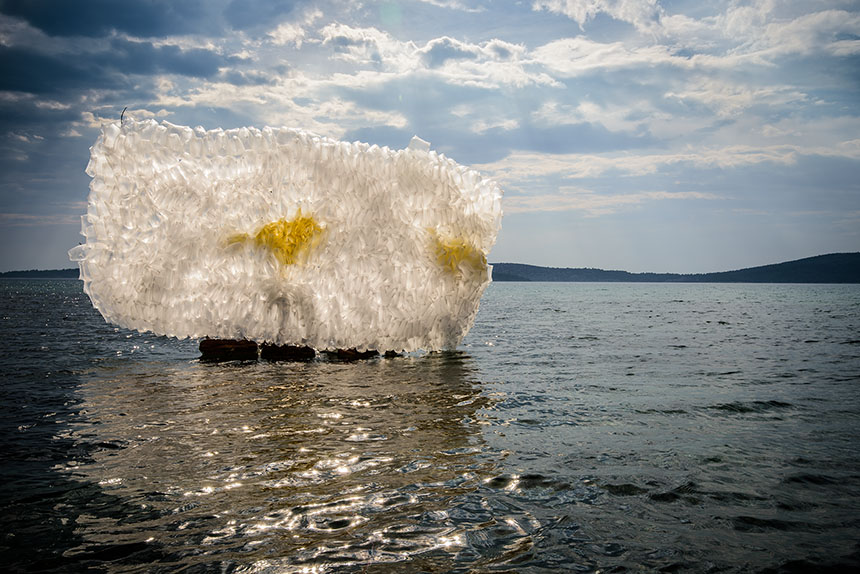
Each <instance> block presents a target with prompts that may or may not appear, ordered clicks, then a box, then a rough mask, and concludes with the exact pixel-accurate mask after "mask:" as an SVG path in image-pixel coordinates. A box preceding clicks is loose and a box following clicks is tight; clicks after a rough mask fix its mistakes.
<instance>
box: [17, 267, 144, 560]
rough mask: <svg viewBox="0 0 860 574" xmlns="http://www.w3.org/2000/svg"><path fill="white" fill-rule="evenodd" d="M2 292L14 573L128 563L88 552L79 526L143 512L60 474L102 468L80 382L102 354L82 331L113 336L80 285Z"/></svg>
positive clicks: (22, 286)
mask: <svg viewBox="0 0 860 574" xmlns="http://www.w3.org/2000/svg"><path fill="white" fill-rule="evenodd" d="M0 292H2V297H0V319H2V322H3V330H4V333H5V335H4V348H3V353H2V355H0V373H2V377H0V378H2V381H3V384H2V386H0V404H2V406H3V415H2V417H0V461H2V464H0V514H2V521H0V564H3V568H4V571H6V572H23V571H26V572H41V571H50V572H78V571H80V570H81V567H80V564H81V563H80V560H77V559H76V560H71V561H70V560H69V559H68V558H67V557H66V556H65V553H66V552H67V551H68V550H69V549H72V548H80V549H81V550H80V554H81V555H82V556H88V557H90V558H91V559H94V560H99V561H105V560H114V559H117V558H121V557H122V556H124V555H127V554H128V553H129V552H132V551H133V549H130V548H123V547H121V546H116V545H111V546H110V547H106V548H97V547H94V546H89V545H86V544H85V541H84V539H83V537H82V536H81V535H80V533H79V531H78V524H77V521H78V519H79V518H80V517H81V516H82V515H84V514H89V513H92V514H94V515H95V514H99V513H100V512H101V509H103V508H111V509H113V510H112V512H113V513H114V515H116V516H119V515H122V514H125V513H126V512H129V511H132V510H133V509H132V508H131V507H130V506H129V505H127V504H125V503H124V502H123V501H121V500H120V499H118V498H117V497H114V496H111V495H110V494H107V493H105V492H104V491H103V489H102V488H101V486H99V485H98V484H95V483H91V482H89V481H86V480H80V479H78V478H77V477H75V476H74V475H73V474H71V473H64V472H58V471H59V470H60V469H66V468H70V467H74V466H75V465H79V464H88V463H90V462H92V460H93V454H94V452H96V451H98V450H100V449H101V448H103V445H99V444H97V443H86V442H82V441H79V440H78V439H76V438H75V437H74V436H73V429H74V428H76V427H77V426H79V425H80V424H85V423H83V421H84V420H85V418H86V417H85V414H84V413H83V412H82V408H81V399H80V396H79V395H78V388H79V385H80V377H79V374H80V372H82V371H83V370H85V369H86V368H89V366H90V361H91V357H92V356H97V355H98V354H99V353H100V351H101V350H100V349H99V348H98V345H97V344H94V343H93V342H91V341H84V340H82V339H81V337H80V336H79V335H78V329H79V327H80V326H81V324H87V323H90V324H92V327H93V332H95V333H99V334H105V333H107V332H111V333H112V332H113V329H112V328H109V327H107V326H105V325H104V322H103V321H97V322H96V321H93V320H94V318H96V317H97V314H95V313H94V312H93V311H92V310H91V308H89V306H88V305H87V306H84V305H81V302H82V299H83V294H82V293H81V290H80V285H79V284H78V283H77V282H75V281H60V282H57V281H38V280H36V281H4V282H0Z"/></svg>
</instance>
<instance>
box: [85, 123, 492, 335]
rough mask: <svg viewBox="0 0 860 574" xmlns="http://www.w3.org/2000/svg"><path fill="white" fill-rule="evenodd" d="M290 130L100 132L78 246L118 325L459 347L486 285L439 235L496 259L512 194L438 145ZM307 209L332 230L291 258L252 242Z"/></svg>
mask: <svg viewBox="0 0 860 574" xmlns="http://www.w3.org/2000/svg"><path fill="white" fill-rule="evenodd" d="M428 148H429V145H428V144H426V142H423V141H421V140H418V139H417V138H416V139H415V140H414V141H413V142H412V145H410V146H409V148H407V149H404V150H398V151H394V150H390V149H388V148H379V147H377V146H368V145H366V144H361V143H345V142H339V141H334V140H331V139H327V138H322V137H319V136H315V135H313V134H309V133H307V132H302V131H299V130H293V129H286V128H268V127H267V128H264V129H262V130H258V129H253V128H241V129H236V130H227V131H224V130H220V129H218V130H211V131H205V130H203V129H202V128H196V129H191V128H187V127H180V126H175V125H172V124H169V123H166V122H162V123H157V122H155V121H151V120H150V121H143V122H135V121H132V120H126V121H125V122H124V123H123V124H122V125H120V124H119V123H114V124H110V125H107V126H105V127H104V129H103V130H102V134H101V135H100V136H99V138H98V140H97V141H96V143H95V145H93V147H92V149H91V158H90V163H89V165H88V166H87V173H88V174H89V175H90V176H91V177H92V178H93V179H92V182H91V184H90V196H89V206H88V209H87V215H85V216H84V217H83V218H82V219H83V229H82V234H83V235H84V237H86V243H85V244H83V245H80V246H78V247H76V248H74V249H72V250H71V251H70V252H69V255H70V257H71V258H72V259H73V260H75V261H78V263H79V265H80V269H81V278H82V279H83V280H84V288H85V291H86V292H87V294H88V295H89V296H90V298H91V299H92V302H93V304H94V305H95V307H96V308H97V309H98V310H99V311H100V312H101V313H102V315H103V316H104V317H105V319H106V320H108V321H109V322H111V323H115V324H117V325H120V326H123V327H127V328H131V329H137V330H140V331H152V332H154V333H157V334H163V335H169V336H175V337H203V336H209V337H214V338H248V339H252V340H256V341H260V342H264V341H266V342H274V343H279V344H294V345H308V346H311V347H314V348H316V349H320V350H322V349H336V348H351V347H356V348H358V349H359V350H362V349H378V350H398V351H401V350H403V351H413V350H417V349H425V350H437V349H442V348H453V347H455V346H456V345H457V344H458V343H459V342H460V341H461V340H462V338H463V337H464V336H465V335H466V333H467V332H468V330H469V328H470V327H471V325H472V323H473V321H474V318H475V314H476V313H477V310H478V303H479V300H480V297H481V294H482V293H483V291H484V289H485V287H486V286H487V284H488V283H489V281H490V268H489V267H488V266H487V265H486V262H485V261H486V260H485V258H481V259H482V261H481V263H480V264H478V265H475V264H474V263H473V264H471V265H470V264H468V261H466V262H464V263H463V264H461V265H460V266H459V268H457V269H455V270H452V269H451V268H449V267H447V266H445V265H442V264H441V263H440V261H439V259H438V256H437V249H438V247H437V246H438V243H437V238H439V239H441V240H442V241H449V240H450V241H454V242H455V243H458V244H461V245H467V246H469V249H471V250H472V253H475V254H478V255H483V256H485V255H486V254H487V253H488V252H489V250H490V248H491V247H492V245H493V243H494V242H495V239H496V234H497V232H498V230H499V227H500V225H501V217H502V213H501V196H502V193H501V190H500V189H499V188H498V186H496V184H495V183H493V182H492V181H490V180H488V179H485V178H482V177H481V176H480V175H479V174H478V173H477V172H475V171H473V170H470V169H468V168H465V167H463V166H460V165H457V164H456V163H454V162H453V161H451V160H449V159H447V158H445V157H444V156H443V155H439V154H437V153H436V152H433V151H428ZM299 210H301V215H302V216H308V217H312V218H313V219H314V220H315V221H316V222H317V224H318V225H319V226H320V227H321V228H322V232H321V233H320V234H319V237H318V241H316V242H314V244H313V245H310V246H308V247H307V249H306V250H305V251H304V252H303V253H302V257H301V258H300V260H299V261H298V262H296V263H293V264H285V263H283V262H281V261H279V260H278V259H277V258H276V257H275V256H274V255H273V253H272V251H270V250H269V249H266V248H265V247H262V246H260V245H257V244H255V243H254V242H253V241H251V240H246V241H239V242H233V243H230V238H231V237H236V236H237V234H246V236H247V237H253V236H254V235H255V234H256V233H258V232H259V231H260V229H261V228H263V226H265V225H266V224H269V223H271V222H274V221H278V220H282V219H283V220H290V219H293V218H295V217H296V216H297V214H298V213H299Z"/></svg>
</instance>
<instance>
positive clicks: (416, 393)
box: [68, 353, 524, 571]
mask: <svg viewBox="0 0 860 574" xmlns="http://www.w3.org/2000/svg"><path fill="white" fill-rule="evenodd" d="M172 365H173V366H172V367H168V366H167V365H154V364H153V363H152V362H120V361H117V363H116V364H115V365H113V366H108V365H106V366H101V367H100V368H99V369H97V370H93V371H91V372H90V373H89V376H88V378H87V380H85V382H84V384H83V386H82V391H83V393H84V395H85V401H84V409H85V410H86V412H87V413H88V414H89V415H90V416H89V418H90V419H94V420H98V421H99V424H97V425H94V426H90V425H82V426H81V427H80V428H78V429H77V430H76V434H77V437H78V438H79V439H80V440H87V441H90V442H92V441H98V442H99V443H100V444H104V445H109V446H108V447H107V448H104V449H101V450H97V451H96V452H95V453H94V454H93V457H92V461H91V462H87V463H86V464H81V465H76V466H74V467H70V468H69V469H68V472H70V473H73V474H74V475H75V476H78V477H81V478H85V479H86V480H88V481H92V482H96V483H98V484H99V485H100V486H101V487H102V488H103V489H104V490H105V491H106V492H107V493H111V494H114V495H116V497H117V499H122V500H124V501H125V503H126V504H128V503H131V506H133V507H135V508H136V510H135V511H134V512H132V513H131V514H130V515H127V516H125V517H123V518H122V519H121V520H118V521H116V523H115V524H113V525H111V526H110V527H107V526H106V525H105V523H104V518H95V517H87V516H81V517H80V518H79V526H81V527H82V528H81V532H83V534H84V536H85V538H86V539H87V542H88V543H89V544H111V545H116V544H120V543H139V542H141V541H143V542H146V543H147V545H148V546H147V547H148V548H149V549H151V550H152V551H153V552H155V551H157V552H158V553H159V555H160V556H163V557H165V558H161V559H159V562H165V561H166V562H167V563H170V562H174V563H178V562H181V563H182V564H184V565H189V564H195V563H199V564H204V563H212V562H213V560H215V559H217V560H218V561H219V562H222V563H228V564H232V565H233V566H234V567H239V566H242V567H252V569H253V571H267V570H269V569H273V570H277V571H290V570H292V569H294V568H296V569H301V568H305V569H307V568H310V569H311V570H310V571H326V570H330V569H332V568H335V569H336V568H337V567H346V566H356V565H359V564H371V563H374V564H386V563H400V562H403V561H405V560H410V561H411V562H413V563H415V561H416V560H418V561H419V563H421V561H424V562H426V561H430V562H432V563H434V564H437V565H439V568H443V569H444V567H443V566H441V564H445V563H449V564H453V561H455V560H456V559H457V555H458V554H463V551H464V550H466V547H467V546H468V542H467V538H468V537H469V536H473V537H474V533H472V532H471V531H474V530H480V528H481V527H482V526H481V525H482V524H485V525H486V524H487V521H488V520H490V523H493V524H494V523H495V521H494V520H493V516H494V514H495V510H494V509H493V508H491V507H490V504H489V503H488V502H487V501H486V500H484V499H483V498H481V497H480V496H476V495H475V491H476V489H478V488H480V487H481V485H482V484H483V483H484V482H485V481H486V479H487V478H488V477H489V476H491V475H492V472H493V469H494V468H495V465H496V463H497V462H498V461H499V459H500V455H499V454H498V453H494V452H491V451H489V449H488V447H487V446H486V444H485V442H484V440H483V439H482V436H481V432H480V430H481V425H482V423H485V422H487V421H486V420H484V415H482V414H481V413H482V411H481V409H482V408H485V407H487V406H488V401H489V399H488V398H487V397H486V396H485V395H483V394H482V392H481V386H480V382H479V380H478V374H477V372H476V371H475V368H474V367H473V364H472V360H471V359H470V357H469V356H467V355H465V354H462V353H447V354H431V355H427V356H422V357H398V358H393V359H378V360H373V361H367V362H361V363H339V362H325V361H314V362H309V363H296V364H280V363H278V364H272V363H264V362H259V363H256V362H255V363H244V364H243V363H231V364H220V365H212V364H203V363H198V362H190V363H183V364H177V363H176V362H174V363H172ZM153 373H157V375H153ZM470 497H474V500H470ZM472 507H474V508H472ZM138 509H139V510H138ZM503 522H504V521H503ZM505 524H507V523H505ZM507 528H513V529H514V531H518V532H522V533H524V531H523V530H522V528H521V527H513V526H510V525H509V524H508V525H507ZM487 536H491V535H490V534H486V535H484V537H487ZM478 538H481V536H479V537H478ZM467 554H468V552H467ZM139 558H140V561H141V563H143V562H146V561H152V559H153V557H152V556H151V555H150V556H147V555H146V553H144V554H143V555H141V556H140V557H139ZM440 561H441V562H440ZM434 569H438V568H434Z"/></svg>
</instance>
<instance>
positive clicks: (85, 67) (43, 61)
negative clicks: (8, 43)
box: [0, 47, 124, 94]
mask: <svg viewBox="0 0 860 574" xmlns="http://www.w3.org/2000/svg"><path fill="white" fill-rule="evenodd" d="M0 69H2V70H3V74H0V90H5V91H10V92H28V93H31V94H49V93H55V92H63V91H65V90H70V89H71V90H75V89H80V88H85V87H94V86H98V87H99V88H102V89H112V88H116V87H119V86H120V85H122V84H123V83H124V82H123V80H122V78H118V77H116V76H112V75H111V74H110V73H109V71H108V70H107V69H105V68H103V67H100V66H96V65H94V64H93V62H91V61H88V59H87V58H82V57H77V56H75V57H71V56H53V55H48V54H41V53H38V52H33V51H30V50H25V49H21V48H7V47H0Z"/></svg>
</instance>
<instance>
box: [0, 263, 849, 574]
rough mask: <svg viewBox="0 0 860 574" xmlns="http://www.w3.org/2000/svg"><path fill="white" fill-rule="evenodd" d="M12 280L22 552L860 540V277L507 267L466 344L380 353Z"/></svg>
mask: <svg viewBox="0 0 860 574" xmlns="http://www.w3.org/2000/svg"><path fill="white" fill-rule="evenodd" d="M0 293H2V299H1V300H0V305H2V310H0V320H2V323H0V324H2V329H3V330H2V336H3V353H2V355H0V365H2V378H3V384H2V387H0V397H2V419H0V455H2V467H0V509H2V522H0V524H2V525H0V564H3V565H4V570H5V571H13V572H14V571H47V572H80V571H93V572H314V573H327V572H482V573H483V572H534V573H537V572H598V571H600V572H627V571H634V572H643V571H644V572H774V573H775V572H805V571H817V572H844V571H848V570H850V569H856V568H858V567H860V546H858V543H860V285H731V284H721V285H714V284H621V283H618V284H589V283H566V284H561V283H559V284H529V283H497V284H493V285H491V286H490V288H489V289H488V290H487V292H486V294H485V295H484V298H483V300H482V304H481V310H480V312H479V314H478V318H477V321H476V324H475V326H474V328H473V329H472V331H471V333H470V334H469V336H468V337H467V339H466V340H465V341H464V343H463V344H462V345H461V346H460V348H459V349H458V350H457V351H456V352H451V353H438V354H427V355H420V356H407V357H397V358H378V359H372V360H368V361H361V362H354V363H343V362H337V361H328V360H315V361H311V362H307V363H273V362H265V361H258V362H232V363H215V364H213V363H205V362H200V361H199V360H198V359H197V356H198V352H197V345H196V342H195V341H176V340H171V339H166V338H163V337H154V336H151V335H141V334H138V333H131V332H128V331H125V330H122V329H116V328H114V327H112V326H110V325H107V324H105V323H104V321H103V320H102V319H101V317H100V316H99V315H98V313H97V312H95V311H94V310H93V309H92V307H91V305H90V303H89V300H88V299H87V298H86V296H84V295H83V294H82V292H81V284H80V283H79V282H78V281H46V280H41V281H27V280H3V281H0Z"/></svg>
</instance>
